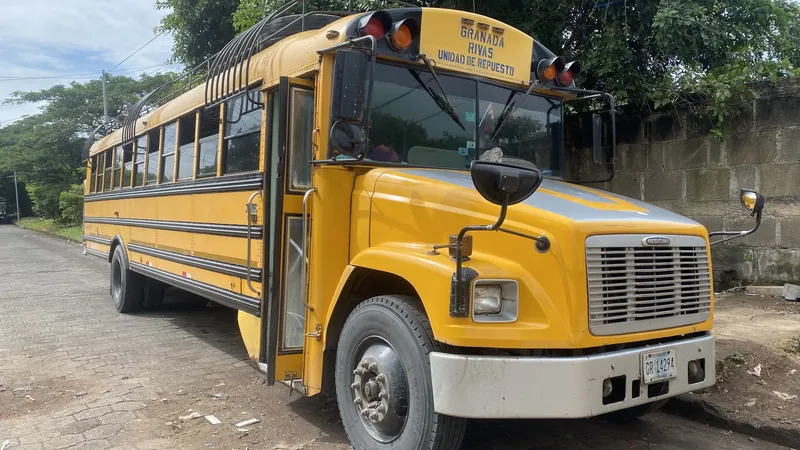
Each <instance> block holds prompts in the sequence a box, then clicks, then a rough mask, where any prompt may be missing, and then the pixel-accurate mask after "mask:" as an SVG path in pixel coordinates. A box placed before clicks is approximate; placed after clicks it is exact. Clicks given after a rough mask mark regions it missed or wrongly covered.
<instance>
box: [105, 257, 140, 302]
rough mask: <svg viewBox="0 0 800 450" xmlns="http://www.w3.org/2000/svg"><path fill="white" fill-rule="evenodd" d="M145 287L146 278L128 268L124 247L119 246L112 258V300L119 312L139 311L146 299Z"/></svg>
mask: <svg viewBox="0 0 800 450" xmlns="http://www.w3.org/2000/svg"><path fill="white" fill-rule="evenodd" d="M144 285H145V279H144V277H143V276H142V275H139V274H138V273H135V272H133V271H132V270H130V269H129V268H128V264H127V261H126V259H125V254H124V253H123V251H122V246H117V248H116V249H114V256H113V257H112V258H111V299H112V300H114V307H115V308H116V309H117V311H118V312H121V313H131V312H135V311H137V310H139V308H140V307H141V306H142V299H143V297H144Z"/></svg>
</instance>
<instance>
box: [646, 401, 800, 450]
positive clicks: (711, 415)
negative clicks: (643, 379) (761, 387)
mask: <svg viewBox="0 0 800 450" xmlns="http://www.w3.org/2000/svg"><path fill="white" fill-rule="evenodd" d="M661 409H662V410H663V411H666V412H668V413H672V414H676V415H679V416H682V417H685V418H687V419H691V420H695V421H697V422H702V423H706V424H708V425H711V426H714V427H717V428H724V429H726V430H730V431H735V432H737V433H742V434H746V435H748V436H752V437H754V438H759V439H761V440H764V441H769V442H772V443H775V444H778V445H784V446H787V447H789V448H795V447H797V444H798V442H800V427H792V426H788V425H777V426H775V425H756V424H752V423H749V422H746V421H744V420H741V419H738V418H736V417H732V416H731V415H729V414H727V413H726V412H724V411H721V410H720V409H719V408H717V407H716V406H714V405H713V404H711V403H709V402H707V401H705V400H701V399H699V398H696V397H695V396H693V395H691V394H685V395H678V396H676V397H673V398H671V399H670V401H669V402H667V404H666V405H664V407H663V408H661Z"/></svg>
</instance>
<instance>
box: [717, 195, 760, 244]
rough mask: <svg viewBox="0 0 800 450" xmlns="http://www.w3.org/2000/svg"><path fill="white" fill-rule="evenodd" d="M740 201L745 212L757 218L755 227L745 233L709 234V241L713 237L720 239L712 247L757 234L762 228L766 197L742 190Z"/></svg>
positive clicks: (720, 232)
mask: <svg viewBox="0 0 800 450" xmlns="http://www.w3.org/2000/svg"><path fill="white" fill-rule="evenodd" d="M739 200H740V201H741V202H742V207H743V208H744V210H745V211H747V213H748V214H750V216H751V217H755V219H756V224H755V226H754V227H753V228H751V229H749V230H745V231H714V232H713V233H708V238H709V240H710V239H711V238H713V237H719V238H720V239H718V240H715V241H711V245H716V244H721V243H723V242H728V241H730V240H732V239H737V238H741V237H745V236H747V235H749V234H753V233H755V232H756V230H758V227H759V226H761V213H762V212H763V211H764V202H765V199H764V196H763V195H761V194H759V193H758V192H756V191H754V190H752V189H741V190H740V191H739Z"/></svg>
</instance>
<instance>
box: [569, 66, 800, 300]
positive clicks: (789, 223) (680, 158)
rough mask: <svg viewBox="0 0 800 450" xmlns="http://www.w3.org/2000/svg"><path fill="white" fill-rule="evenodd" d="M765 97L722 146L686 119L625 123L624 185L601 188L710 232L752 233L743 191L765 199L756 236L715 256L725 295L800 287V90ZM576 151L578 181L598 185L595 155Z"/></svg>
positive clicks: (621, 141)
mask: <svg viewBox="0 0 800 450" xmlns="http://www.w3.org/2000/svg"><path fill="white" fill-rule="evenodd" d="M758 90H759V92H760V95H759V97H758V99H757V100H755V101H753V102H752V105H751V107H750V108H749V109H748V110H747V111H745V112H744V113H743V114H742V115H741V117H740V118H739V119H738V120H737V121H736V123H735V124H734V126H733V127H731V132H730V133H729V134H728V135H727V136H726V137H725V138H723V139H719V138H716V137H713V136H710V135H709V134H708V128H709V127H708V126H704V125H703V124H702V123H700V122H699V121H698V120H697V119H694V118H692V117H689V116H685V115H682V114H681V113H671V114H661V115H653V116H649V117H647V118H644V117H639V116H636V117H630V116H628V117H622V118H621V120H620V121H619V124H618V146H617V164H616V170H617V172H616V177H615V178H614V180H613V181H611V182H608V183H602V184H599V185H598V187H601V188H603V189H606V190H610V191H612V192H616V193H619V194H622V195H626V196H629V197H632V198H636V199H640V200H644V201H646V202H649V203H652V204H655V205H658V206H661V207H663V208H666V209H669V210H672V211H675V212H677V213H680V214H682V215H685V216H688V217H691V218H693V219H695V220H697V221H698V222H700V223H702V224H703V225H705V226H706V228H708V229H709V231H715V230H722V229H724V230H741V229H748V228H749V227H751V226H752V224H753V223H754V221H753V219H752V218H751V217H749V216H748V215H747V214H746V213H745V212H744V210H743V209H742V208H741V206H740V203H739V188H755V189H757V190H758V191H760V192H761V193H762V194H763V195H764V196H766V197H767V203H766V207H765V210H764V219H763V221H762V224H761V228H760V229H759V230H758V231H757V232H756V233H755V234H753V235H751V236H749V237H747V238H744V239H739V240H736V241H732V242H731V243H726V244H721V245H719V246H715V247H714V248H713V250H712V256H713V264H714V276H715V281H717V288H718V289H719V288H726V287H730V286H732V285H735V284H782V283H784V282H795V283H797V282H800V201H799V200H800V80H798V79H794V80H784V81H783V82H781V83H778V84H777V85H771V84H770V85H761V86H759V87H758ZM571 151H573V152H574V156H577V157H578V160H580V161H581V163H580V164H575V165H573V170H571V172H572V173H573V174H574V175H577V176H579V177H581V178H583V179H586V177H587V176H598V174H597V168H596V167H594V166H591V165H590V162H589V159H590V155H589V153H590V152H588V151H586V150H576V149H573V150H571ZM573 161H574V160H573Z"/></svg>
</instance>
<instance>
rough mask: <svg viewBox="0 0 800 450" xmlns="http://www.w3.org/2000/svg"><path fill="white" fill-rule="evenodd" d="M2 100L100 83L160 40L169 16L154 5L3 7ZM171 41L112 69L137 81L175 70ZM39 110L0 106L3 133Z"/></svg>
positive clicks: (65, 0)
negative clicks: (17, 93)
mask: <svg viewBox="0 0 800 450" xmlns="http://www.w3.org/2000/svg"><path fill="white" fill-rule="evenodd" d="M0 3H3V8H2V14H0V102H2V101H4V100H5V99H7V98H8V96H9V95H10V94H11V93H12V92H14V91H18V90H22V91H32V90H39V89H44V88H47V87H50V86H53V85H56V84H68V83H69V82H70V81H73V80H74V81H87V80H89V79H93V78H94V79H99V78H100V71H101V70H103V69H105V70H108V69H111V68H112V67H114V66H115V65H117V63H119V62H120V61H122V60H123V59H124V58H125V57H127V56H128V55H130V54H131V53H132V52H133V51H135V50H136V49H137V48H139V47H140V46H142V45H143V44H144V43H146V42H147V41H149V40H150V39H152V38H153V36H155V31H154V30H155V28H156V27H157V26H158V23H159V20H160V19H161V17H162V16H163V15H164V14H166V11H163V10H162V11H157V10H156V9H155V0H105V1H104V0H19V1H13V2H12V1H8V0H6V1H2V2H0ZM171 49H172V38H171V37H170V36H169V35H162V36H160V37H159V38H157V39H156V40H155V41H153V42H152V43H151V44H150V45H148V46H147V47H145V48H144V49H143V50H141V51H140V52H139V53H137V54H136V55H134V56H133V57H131V58H130V59H129V60H127V61H126V62H125V63H124V64H122V65H121V66H119V67H118V68H117V69H115V70H114V72H113V73H114V74H117V75H128V76H136V75H139V74H141V73H143V72H146V73H156V72H162V71H167V70H170V69H175V68H176V66H167V65H164V64H165V63H166V61H167V60H168V59H169V58H170V57H171V55H172V52H171ZM38 108H39V107H38V106H37V105H22V106H18V105H4V104H0V127H2V126H5V125H8V124H10V123H12V122H13V120H14V119H17V118H19V117H20V116H22V115H25V114H32V113H36V112H37V111H38Z"/></svg>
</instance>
